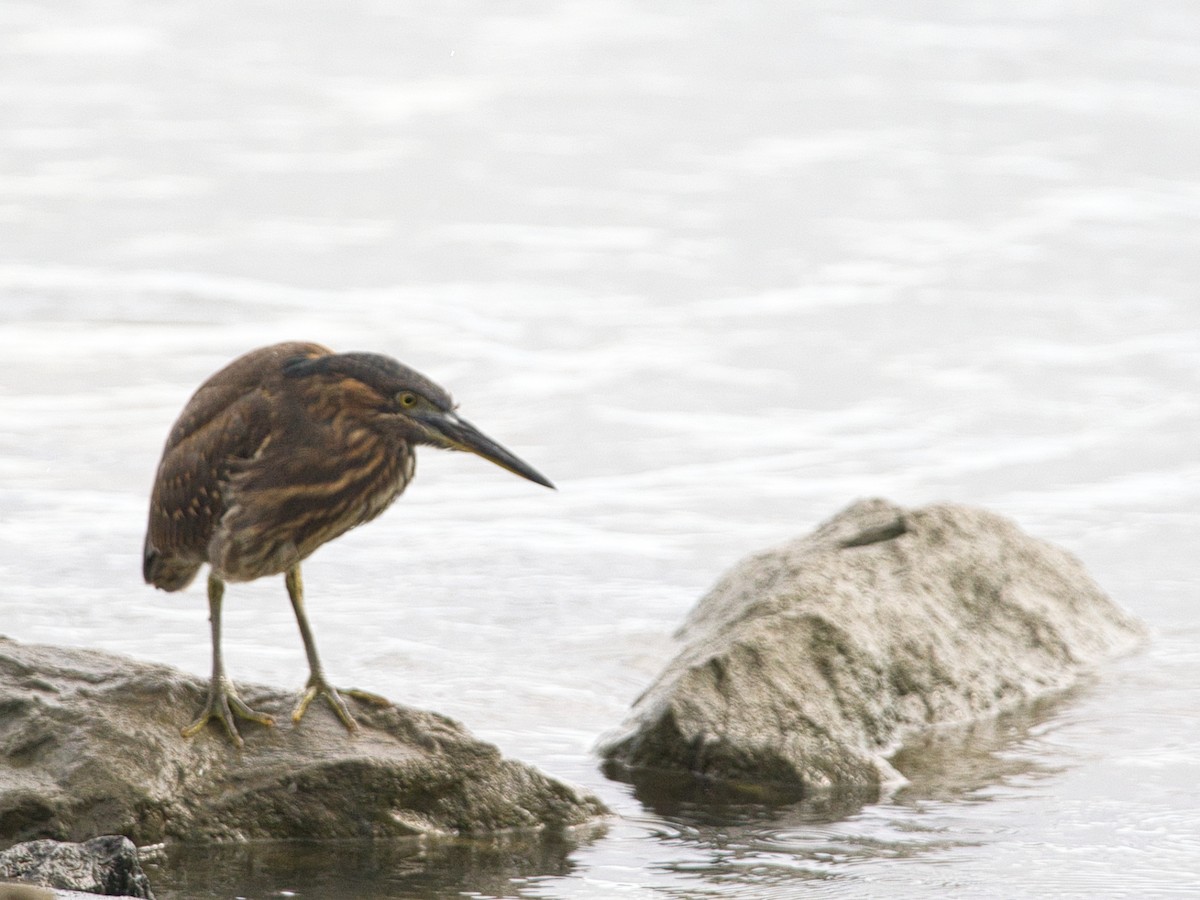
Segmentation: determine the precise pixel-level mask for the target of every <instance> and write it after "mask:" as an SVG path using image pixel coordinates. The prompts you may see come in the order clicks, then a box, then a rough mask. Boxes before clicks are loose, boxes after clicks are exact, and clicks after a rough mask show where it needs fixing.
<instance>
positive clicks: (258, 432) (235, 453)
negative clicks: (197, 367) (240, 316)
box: [143, 343, 330, 590]
mask: <svg viewBox="0 0 1200 900" xmlns="http://www.w3.org/2000/svg"><path fill="white" fill-rule="evenodd" d="M329 352H330V351H329V350H327V349H326V348H324V347H321V346H320V345H318V344H306V343H287V344H276V345H274V346H272V347H264V348H262V349H260V350H255V351H253V352H251V353H248V354H246V355H245V356H242V357H240V358H239V359H237V360H234V362H232V363H230V364H229V365H228V366H226V367H225V368H224V369H222V370H221V371H220V372H218V373H217V374H215V375H213V376H212V377H211V378H210V379H209V380H208V381H206V382H205V383H204V384H203V385H201V386H200V389H199V390H197V391H196V393H195V395H193V397H192V399H191V400H189V401H188V404H187V405H186V406H185V407H184V409H183V412H182V413H181V414H180V416H179V420H178V421H177V422H176V423H175V426H174V427H173V428H172V429H171V434H170V437H169V438H168V439H167V445H166V448H165V449H164V451H163V458H162V461H161V463H160V464H159V468H158V475H157V477H156V479H155V483H154V491H153V495H152V497H151V500H150V521H149V526H148V528H147V531H146V543H145V548H144V557H143V573H144V575H145V578H146V580H147V581H148V582H150V583H152V584H154V585H156V586H157V587H161V588H163V589H165V590H178V589H180V588H182V587H185V586H186V585H187V584H188V582H190V581H191V580H192V578H194V577H195V574H196V572H197V570H198V569H199V567H200V565H201V564H203V563H204V562H206V561H208V544H209V541H210V539H211V537H212V534H213V531H214V529H215V528H216V526H217V524H218V523H219V522H220V520H221V517H222V515H224V513H225V509H226V506H225V498H224V496H223V486H224V485H225V484H226V482H227V481H228V478H229V475H230V472H231V470H232V469H233V468H236V467H237V466H238V465H239V464H243V463H244V461H246V460H249V459H252V458H254V457H255V456H256V455H258V454H259V453H261V452H262V450H263V447H264V445H265V444H266V443H267V442H268V441H269V438H270V435H271V433H272V429H273V424H274V409H273V407H274V402H273V401H274V397H275V396H276V395H277V394H278V392H279V389H280V384H281V381H282V377H283V376H282V364H283V362H284V361H285V360H287V359H290V358H293V357H295V356H301V355H302V356H319V355H323V354H325V353H329Z"/></svg>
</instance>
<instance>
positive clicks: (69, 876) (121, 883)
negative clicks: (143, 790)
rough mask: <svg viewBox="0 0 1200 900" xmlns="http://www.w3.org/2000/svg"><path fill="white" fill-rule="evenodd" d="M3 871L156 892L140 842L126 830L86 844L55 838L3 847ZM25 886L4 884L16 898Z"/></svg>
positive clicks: (93, 887)
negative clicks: (141, 859) (139, 849)
mask: <svg viewBox="0 0 1200 900" xmlns="http://www.w3.org/2000/svg"><path fill="white" fill-rule="evenodd" d="M0 877H4V878H15V879H20V880H22V881H28V882H30V883H31V884H33V885H42V886H44V887H51V888H61V889H63V890H70V891H82V892H84V893H88V894H103V895H104V896H106V897H145V898H150V900H153V898H154V894H153V893H151V891H150V882H149V881H148V880H147V879H146V874H145V873H144V872H143V871H142V867H141V865H140V864H139V862H138V852H137V848H136V847H135V846H134V845H133V842H132V841H130V840H129V838H127V837H124V836H122V835H105V836H103V837H98V838H92V839H91V840H90V841H85V842H84V843H82V844H64V843H60V842H58V841H51V840H41V841H29V842H27V843H24V844H17V845H16V846H15V847H10V848H9V849H8V850H5V851H4V852H2V853H0ZM22 890H25V886H23V885H0V898H3V897H5V896H6V893H5V892H7V895H9V896H11V897H12V898H13V900H16V898H19V897H21V896H22V894H21V891H22ZM26 896H29V897H31V898H32V897H36V896H38V895H37V894H36V893H27V894H26ZM43 896H47V897H53V894H49V893H45V894H44V895H43Z"/></svg>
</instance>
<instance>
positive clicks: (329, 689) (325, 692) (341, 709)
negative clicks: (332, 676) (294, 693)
mask: <svg viewBox="0 0 1200 900" xmlns="http://www.w3.org/2000/svg"><path fill="white" fill-rule="evenodd" d="M343 693H345V694H346V696H348V697H354V698H356V699H359V700H366V699H371V700H383V698H382V697H376V695H374V694H367V693H366V692H365V691H358V690H349V689H348V690H346V691H344V692H343ZM317 697H324V698H325V702H326V703H328V704H329V705H330V706H331V707H333V711H334V713H335V714H336V715H337V717H338V718H339V719H341V720H342V724H343V725H345V726H346V730H347V731H351V732H353V731H358V723H357V722H356V721H354V716H352V715H351V714H350V707H349V706H347V705H346V701H345V700H343V699H342V695H341V694H340V693H338V689H337V688H335V687H334V686H333V685H332V684H330V683H329V682H328V681H326V680H325V678H324V677H323V676H321V675H311V676H309V679H308V684H307V685H306V686H305V688H304V693H303V694H302V695H301V696H300V702H299V703H297V704H296V708H295V709H294V710H292V721H293V722H297V723H298V722H299V721H300V720H301V719H302V718H304V714H305V713H306V712H308V705H309V704H310V703H312V702H313V701H314V700H315V699H317ZM384 702H385V703H386V702H387V701H384Z"/></svg>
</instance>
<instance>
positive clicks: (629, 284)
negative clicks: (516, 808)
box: [0, 0, 1200, 900]
mask: <svg viewBox="0 0 1200 900" xmlns="http://www.w3.org/2000/svg"><path fill="white" fill-rule="evenodd" d="M1198 227H1200V6H1198V5H1197V4H1195V3H1194V2H1193V0H1158V2H1153V3H1146V2H1135V0H1113V2H1085V0H1078V2H1067V0H1057V2H1056V0H1050V2H979V0H968V2H962V3H951V2H944V3H939V2H918V0H899V2H884V0H871V2H867V0H864V2H843V3H834V2H807V3H784V2H764V3H753V2H745V0H722V2H696V0H692V2H673V3H672V2H653V3H603V2H536V0H527V2H517V3H487V2H479V0H465V2H451V3H444V4H415V5H414V4H405V3H393V2H383V0H374V2H371V0H361V2H336V3H335V2H330V0H301V2H287V3H285V2H282V0H279V2H244V0H239V2H228V0H208V2H204V3H201V2H197V0H180V2H170V3H160V2H150V0H108V2H99V0H96V2H75V0H5V2H4V3H3V4H2V5H0V632H3V633H5V634H8V635H10V636H12V637H14V638H17V639H19V640H23V641H30V642H51V643H60V644H71V645H80V646H88V647H96V648H102V649H105V650H110V651H116V652H120V653H126V654H130V655H132V656H135V657H138V658H140V659H147V660H157V661H162V662H167V663H172V664H175V665H178V666H182V667H184V668H186V669H188V670H191V671H193V672H196V673H200V674H207V670H208V662H209V646H208V637H207V635H208V631H207V624H206V610H205V603H204V598H203V590H202V587H201V586H200V585H196V586H194V587H193V588H191V589H190V590H189V591H188V592H187V593H185V594H182V595H171V596H169V595H166V594H162V593H159V592H155V591H153V590H151V589H149V588H147V587H146V586H144V585H143V584H142V582H141V576H140V550H141V541H142V534H143V526H144V517H145V508H146V503H147V497H148V490H149V485H150V481H151V478H152V475H153V471H154V466H155V463H156V461H157V457H158V453H159V450H160V448H161V445H162V441H163V439H164V437H165V435H166V431H167V429H168V427H169V426H170V424H171V422H172V421H173V420H174V418H175V416H176V414H177V413H178V411H179V409H180V407H181V406H182V404H183V403H184V402H185V401H186V399H187V397H188V396H189V395H190V393H191V391H192V390H193V389H194V388H195V387H196V385H197V384H198V383H199V382H200V381H201V380H202V379H203V378H205V377H207V376H208V375H209V374H210V373H211V372H213V371H214V370H215V369H216V368H218V367H219V366H220V365H222V364H223V363H224V362H226V361H227V360H228V359H230V358H231V357H233V356H234V355H236V354H238V353H240V352H242V351H244V350H247V349H249V348H252V347H255V346H257V345H260V344H264V343H269V342H273V341H276V340H282V339H290V338H304V339H312V340H318V341H322V342H325V343H328V344H330V345H332V346H334V347H336V348H339V349H371V350H378V351H383V352H388V353H391V354H393V355H395V356H397V357H398V358H400V359H402V360H405V361H406V362H408V363H410V364H411V365H414V366H416V367H417V368H419V369H421V370H423V371H425V372H427V373H428V374H430V375H431V376H433V377H435V378H436V379H438V380H440V381H441V382H443V383H444V384H446V385H448V386H450V387H451V388H452V389H453V390H454V392H455V394H456V396H457V398H458V399H459V400H460V401H461V403H462V411H463V413H464V414H465V415H466V416H467V417H468V418H471V419H472V420H474V421H475V422H476V423H477V424H478V425H480V426H481V427H482V428H484V430H486V431H488V432H489V433H491V434H493V435H494V436H495V437H497V438H498V439H500V440H502V441H503V442H504V443H506V444H508V445H509V446H510V447H512V448H513V449H514V450H516V451H517V452H518V453H520V454H521V455H522V456H524V457H526V458H527V459H528V460H530V461H531V462H532V463H533V464H534V465H536V466H537V467H538V468H540V469H541V470H543V471H544V472H546V473H547V474H548V475H549V476H550V477H551V478H553V479H554V480H555V481H556V482H557V483H558V486H559V488H560V490H559V491H558V492H557V493H550V492H548V491H545V490H543V489H541V488H538V487H536V486H533V485H530V484H528V483H526V482H522V481H520V480H518V479H516V478H514V477H512V476H510V475H508V474H506V473H504V472H502V471H500V470H498V469H495V468H494V467H490V466H488V465H486V464H484V463H482V462H480V461H479V460H477V459H473V458H469V457H464V456H458V455H451V454H439V453H435V452H426V453H425V454H424V455H423V456H422V457H421V459H420V464H419V467H418V469H419V473H420V476H419V478H418V480H417V482H416V484H415V486H414V487H413V488H412V489H410V491H409V492H408V493H407V494H406V495H405V496H404V497H403V498H402V499H401V501H400V502H399V504H398V505H397V506H396V507H395V508H394V509H393V510H391V511H390V512H389V513H388V514H387V515H386V516H385V517H384V518H382V519H381V520H379V521H378V522H376V523H374V524H372V525H371V526H370V527H368V528H365V529H361V530H359V531H357V532H354V533H352V534H350V535H348V536H347V537H345V538H343V539H342V540H340V541H339V542H337V543H335V544H332V545H330V546H328V547H326V548H324V549H322V550H321V551H320V552H318V554H317V555H316V556H315V557H314V558H313V559H312V560H311V562H310V563H309V564H308V566H307V569H306V581H307V586H308V591H309V597H310V609H311V615H312V618H313V620H314V626H315V628H316V631H317V637H318V641H319V643H320V646H321V649H322V652H323V655H324V657H325V660H326V664H327V667H328V668H329V670H330V672H331V674H332V676H333V678H334V680H335V681H336V682H338V683H340V684H346V685H358V686H362V687H367V688H370V689H372V690H375V691H379V692H381V693H384V694H386V695H388V696H390V697H392V698H395V699H396V700H399V701H402V702H405V703H409V704H413V705H416V706H421V707H428V708H432V709H437V710H440V711H443V712H445V713H448V714H450V715H452V716H454V717H456V718H459V719H461V720H462V721H464V722H465V723H466V724H467V725H468V726H469V727H470V728H471V729H472V730H473V731H474V732H475V733H476V734H477V735H479V736H480V737H483V738H485V739H488V740H490V741H494V742H496V743H498V744H499V745H500V746H501V748H502V749H503V750H504V752H505V753H506V754H509V755H511V756H515V757H518V758H520V759H523V760H526V761H528V762H530V763H533V764H535V765H537V766H539V767H541V768H542V769H544V770H546V771H548V772H550V773H553V774H555V775H558V776H560V777H563V778H565V779H568V780H570V781H572V782H574V783H576V784H579V785H581V786H583V787H584V788H586V789H588V790H591V791H594V792H597V793H598V794H600V795H601V796H602V797H603V798H604V800H605V801H606V802H608V803H609V804H610V805H611V806H612V807H613V808H614V809H615V810H616V811H617V812H618V814H619V816H618V818H616V819H614V820H613V821H612V822H610V823H609V825H608V827H607V829H606V830H604V831H602V832H599V833H597V834H591V835H580V836H577V837H576V838H574V839H571V840H569V841H560V840H547V841H542V842H536V841H534V842H529V841H523V840H519V839H511V840H502V841H496V842H481V843H477V844H471V843H467V844H448V845H434V846H430V847H427V848H423V847H421V846H419V845H416V844H414V845H411V846H409V845H405V846H389V847H375V848H368V847H345V848H337V849H335V850H329V849H327V848H295V847H284V848H279V847H260V848H249V849H241V850H229V851H222V852H218V853H213V852H210V851H203V852H201V853H193V854H188V853H182V852H181V853H175V854H173V855H170V856H168V857H167V858H166V859H164V860H162V861H161V862H159V863H158V864H156V865H154V866H152V867H151V870H150V874H151V877H152V878H153V880H154V883H155V885H156V888H157V890H158V894H159V896H160V897H161V898H164V900H182V898H202V897H234V896H243V897H254V898H263V897H278V896H299V897H336V898H349V897H361V898H383V897H445V896H455V895H456V894H458V893H459V892H462V893H464V894H467V895H470V896H480V895H482V896H496V895H500V896H521V897H531V898H532V897H538V898H559V897H561V898H604V897H629V898H667V897H670V898H693V897H735V896H736V897H755V898H758V897H763V898H785V897H786V898H791V897H810V896H811V897H829V898H851V897H902V898H903V897H984V898H1009V897H1096V896H1104V897H1143V896H1147V897H1168V896H1180V897H1185V896H1195V895H1197V893H1200V760H1198V756H1200V646H1198V644H1200V626H1198V624H1197V616H1196V611H1195V610H1196V604H1197V599H1198V598H1197V593H1198V587H1200V553H1198V552H1197V550H1198V544H1200V514H1198V512H1197V503H1198V501H1200V392H1198V387H1200V374H1198V373H1200V289H1198V287H1197V286H1198V285H1200V251H1198V247H1197V244H1198V241H1197V237H1198V233H1200V232H1198ZM872 495H881V496H886V497H888V498H890V499H893V500H896V501H899V502H901V503H905V504H920V503H925V502H931V501H938V500H952V501H960V502H965V503H972V504H980V505H983V506H987V507H989V508H992V509H994V510H998V511H1000V512H1002V513H1005V514H1007V515H1010V516H1012V517H1014V518H1015V519H1016V520H1017V521H1018V522H1019V523H1021V524H1022V525H1023V526H1024V527H1025V528H1026V529H1028V530H1029V531H1031V532H1033V533H1035V534H1037V535H1040V536H1043V537H1046V538H1049V539H1051V540H1054V541H1057V542H1059V543H1061V544H1063V545H1065V546H1066V547H1068V548H1069V549H1071V550H1072V551H1074V552H1075V553H1076V554H1078V555H1079V556H1080V557H1081V558H1082V559H1083V560H1084V562H1085V563H1086V564H1087V566H1088V567H1089V568H1090V570H1091V571H1092V572H1093V573H1094V575H1095V577H1096V578H1097V579H1098V580H1099V581H1100V582H1101V583H1102V584H1103V585H1104V586H1105V587H1106V589H1108V590H1109V591H1110V592H1111V593H1112V594H1113V596H1114V597H1116V598H1117V599H1118V600H1119V602H1121V603H1122V604H1124V605H1125V606H1127V607H1128V608H1129V609H1131V610H1132V611H1134V612H1135V613H1136V614H1137V615H1138V616H1140V617H1141V618H1142V619H1143V620H1144V621H1146V622H1147V623H1148V625H1149V626H1150V629H1151V632H1152V637H1151V641H1150V643H1149V645H1148V646H1147V648H1146V649H1145V650H1144V652H1141V653H1140V654H1137V655H1135V656H1132V657H1130V658H1128V659H1125V660H1121V661H1118V662H1115V663H1114V664H1113V665H1111V666H1108V667H1106V668H1105V669H1104V670H1103V671H1102V672H1101V673H1100V674H1099V675H1098V677H1097V679H1096V680H1095V682H1094V683H1091V684H1089V685H1087V686H1085V687H1084V688H1083V689H1082V690H1080V691H1079V692H1076V693H1075V694H1073V695H1072V696H1070V697H1068V698H1062V699H1061V700H1060V701H1059V702H1056V703H1051V704H1047V705H1046V706H1044V707H1042V708H1039V709H1036V710H1032V711H1029V712H1027V713H1023V714H1020V715H1015V716H1012V717H1007V718H1005V719H1002V720H1000V721H999V722H996V723H990V724H989V725H987V726H985V727H983V728H981V729H979V731H978V733H976V734H974V735H969V736H966V737H965V738H964V737H962V736H959V738H957V739H954V740H949V742H948V743H946V744H943V743H941V742H933V743H932V744H930V745H929V746H926V747H923V748H918V749H917V750H914V751H913V752H911V753H910V754H908V755H907V757H906V758H907V762H906V767H907V771H908V772H909V774H910V775H911V777H912V778H913V785H912V786H911V788H909V789H908V790H906V791H902V792H900V793H899V794H897V795H895V796H894V797H890V798H888V799H886V800H885V801H883V802H881V803H878V804H874V805H870V806H867V807H865V808H863V809H859V810H853V809H852V810H849V811H847V813H846V815H845V816H844V817H842V818H840V819H838V820H836V821H832V822H829V821H821V820H819V819H814V818H813V817H812V816H811V815H808V814H806V812H805V811H804V810H803V809H793V810H784V811H778V812H776V813H773V814H772V813H769V812H767V811H755V810H752V809H742V810H725V811H721V810H716V811H714V810H711V809H710V810H706V809H704V808H700V807H689V806H687V805H683V806H680V805H673V804H670V803H665V802H658V803H655V802H652V800H651V798H644V799H645V800H646V802H645V803H643V802H642V799H639V798H638V797H635V796H634V794H633V793H632V791H631V789H629V788H627V787H626V786H624V785H621V784H617V783H613V782H609V781H607V780H606V779H605V778H604V777H603V776H602V775H601V774H600V772H599V770H598V767H597V763H596V760H595V758H594V757H593V755H592V753H591V749H592V747H593V745H594V742H595V741H596V739H597V737H598V736H599V735H601V734H602V733H603V732H605V731H606V730H607V729H609V728H611V727H612V726H614V725H615V724H616V723H618V722H619V721H620V719H621V718H622V716H623V714H624V712H625V710H626V709H627V707H628V705H629V703H630V702H631V701H632V700H633V698H634V697H635V696H636V694H637V693H638V691H639V690H640V689H641V688H642V687H644V686H645V685H646V684H647V683H648V681H649V680H650V679H651V678H652V677H653V676H654V675H655V673H656V672H657V671H658V669H659V668H660V666H661V664H662V663H663V662H664V661H665V659H666V658H667V657H668V655H669V654H670V653H671V652H672V644H671V637H670V636H671V633H672V631H673V629H674V628H675V627H676V626H677V625H678V624H679V623H680V621H681V620H682V618H683V616H684V614H685V613H686V611H687V610H688V609H689V607H690V606H691V604H692V603H693V602H694V601H695V600H696V599H697V598H698V597H699V595H700V594H701V593H703V591H704V590H705V589H706V588H707V587H708V586H709V585H710V584H711V583H712V582H713V581H714V580H715V579H716V578H717V576H718V575H719V574H720V573H721V572H722V571H723V570H724V569H725V568H727V567H728V566H729V565H730V564H732V563H733V562H734V561H736V560H737V559H739V558H740V557H742V556H743V555H745V554H747V553H749V552H751V551H755V550H759V549H761V548H763V547H766V546H769V545H771V544H774V543H777V542H780V541H783V540H785V539H788V538H790V537H793V536H795V535H798V534H801V533H804V532H806V531H807V530H809V529H810V528H811V527H813V526H814V525H815V524H816V523H817V522H819V521H820V520H821V519H823V518H825V517H827V516H829V515H831V514H833V513H834V512H836V511H837V510H838V509H840V508H841V507H842V506H844V505H845V504H847V503H848V502H850V501H851V500H853V499H855V498H858V497H863V496H872ZM226 618H227V623H226V638H225V647H226V650H227V658H228V662H229V664H230V666H231V668H232V672H233V674H234V676H235V678H238V679H242V680H248V681H258V682H267V683H270V684H275V685H294V686H296V687H297V688H299V687H300V685H301V684H302V683H303V680H304V677H305V675H306V670H305V666H304V659H303V654H302V651H301V646H300V641H299V637H298V635H297V633H296V628H295V625H294V623H293V620H292V617H291V612H290V610H289V608H288V604H287V602H286V600H285V598H284V593H283V588H282V584H281V583H279V582H276V581H274V580H273V581H271V582H269V583H267V582H264V583H258V584H254V585H251V586H238V587H235V588H233V589H231V591H230V594H229V596H228V602H227V614H226ZM191 713H192V711H191V710H181V711H180V721H181V722H183V721H185V720H186V719H187V717H189V716H190V715H191ZM314 714H318V715H320V714H323V711H321V710H316V711H315V713H314Z"/></svg>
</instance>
